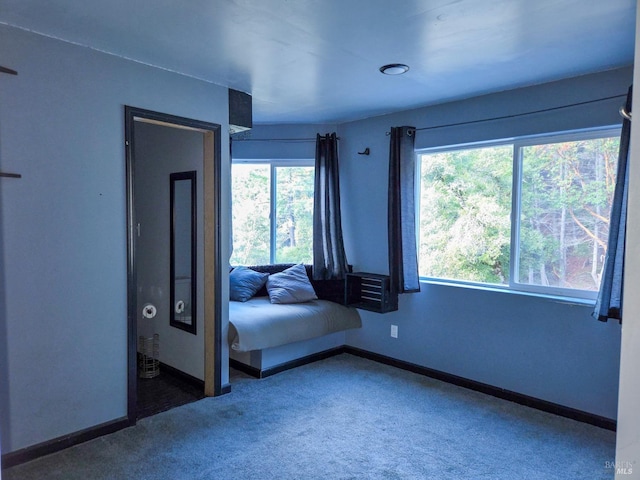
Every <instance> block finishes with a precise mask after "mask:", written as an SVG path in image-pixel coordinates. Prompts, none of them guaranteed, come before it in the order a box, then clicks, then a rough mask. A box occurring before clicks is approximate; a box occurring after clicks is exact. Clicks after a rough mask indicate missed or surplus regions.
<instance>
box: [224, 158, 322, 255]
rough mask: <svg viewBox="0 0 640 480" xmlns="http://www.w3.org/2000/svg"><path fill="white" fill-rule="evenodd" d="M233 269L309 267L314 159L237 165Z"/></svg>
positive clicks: (235, 170)
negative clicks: (272, 265) (274, 265)
mask: <svg viewBox="0 0 640 480" xmlns="http://www.w3.org/2000/svg"><path fill="white" fill-rule="evenodd" d="M231 176H232V222H233V254H232V256H231V264H232V265H261V264H269V263H311V262H312V239H313V183H314V167H313V161H312V160H309V161H295V162H293V161H288V162H285V161H280V162H276V161H271V162H259V163H258V162H252V163H248V162H245V163H236V162H234V163H233V164H232V167H231Z"/></svg>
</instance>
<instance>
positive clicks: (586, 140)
mask: <svg viewBox="0 0 640 480" xmlns="http://www.w3.org/2000/svg"><path fill="white" fill-rule="evenodd" d="M618 148H619V130H604V131H603V130H598V131H588V132H585V131H582V132H574V133H570V134H565V135H557V136H545V137H535V138H529V139H518V140H515V141H510V142H500V143H499V142H496V143H492V144H483V145H467V146H464V147H458V148H448V149H437V150H430V151H428V152H423V153H421V154H420V155H419V159H420V162H419V165H420V203H419V204H420V212H419V220H420V226H419V234H418V237H419V238H418V240H419V267H420V275H421V276H422V277H431V278H441V279H448V280H455V281H462V282H472V283H481V284H494V285H504V286H507V287H509V288H514V289H518V290H524V291H533V292H540V293H549V294H557V295H568V296H574V297H584V298H594V297H595V293H596V292H597V290H598V288H599V284H600V275H601V271H602V267H603V263H604V256H605V253H606V252H605V250H606V244H607V236H608V225H609V220H608V217H609V212H610V209H611V201H612V199H613V190H614V186H615V172H616V163H617V157H618Z"/></svg>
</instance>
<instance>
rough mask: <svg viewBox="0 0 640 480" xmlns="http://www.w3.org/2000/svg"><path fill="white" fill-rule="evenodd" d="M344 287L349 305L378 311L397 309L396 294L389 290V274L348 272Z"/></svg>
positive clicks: (385, 311) (384, 311)
mask: <svg viewBox="0 0 640 480" xmlns="http://www.w3.org/2000/svg"><path fill="white" fill-rule="evenodd" d="M345 288H346V295H345V297H346V303H347V305H348V306H349V307H355V308H361V309H363V310H369V311H371V312H378V313H387V312H394V311H396V310H398V294H397V293H394V292H392V291H391V282H390V279H389V275H380V274H377V273H366V272H354V273H348V274H347V281H346V287H345Z"/></svg>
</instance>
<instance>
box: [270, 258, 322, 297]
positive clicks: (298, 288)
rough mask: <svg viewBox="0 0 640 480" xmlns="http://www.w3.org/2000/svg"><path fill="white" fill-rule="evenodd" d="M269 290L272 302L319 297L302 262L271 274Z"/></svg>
mask: <svg viewBox="0 0 640 480" xmlns="http://www.w3.org/2000/svg"><path fill="white" fill-rule="evenodd" d="M267 292H269V300H270V301H271V303H302V302H308V301H309V300H315V299H317V298H318V296H317V295H316V292H315V290H314V289H313V286H312V285H311V282H310V281H309V277H308V276H307V270H306V269H305V266H304V265H302V264H300V265H294V266H293V267H289V268H287V269H286V270H283V271H282V272H280V273H273V274H271V275H269V278H268V279H267Z"/></svg>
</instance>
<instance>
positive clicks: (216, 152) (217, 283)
mask: <svg viewBox="0 0 640 480" xmlns="http://www.w3.org/2000/svg"><path fill="white" fill-rule="evenodd" d="M124 114H125V115H124V116H125V122H124V123H125V153H126V155H125V161H126V165H125V172H126V195H127V325H128V328H127V336H128V339H127V377H128V378H127V418H128V421H129V425H135V424H136V419H137V414H136V409H137V381H138V378H137V329H138V326H137V325H138V324H137V313H138V312H137V308H136V306H137V287H136V285H137V272H136V264H135V246H136V236H135V224H136V223H135V221H136V218H135V192H134V184H135V182H134V173H135V158H134V124H135V121H136V120H139V121H145V122H149V123H157V124H160V125H165V126H174V127H175V126H177V127H183V128H188V129H195V130H200V131H202V132H203V133H204V135H205V137H207V135H212V136H213V142H214V143H213V169H214V174H213V177H214V178H213V184H214V191H213V198H214V204H215V206H214V208H215V220H216V228H215V244H216V245H215V248H214V252H213V254H214V256H215V259H216V261H215V262H214V263H215V268H214V270H215V271H214V272H213V273H214V275H213V277H214V291H215V298H216V299H217V300H220V299H221V298H222V294H221V292H222V290H221V282H222V262H221V261H220V260H221V242H220V239H221V232H220V228H219V225H220V221H219V219H220V212H221V208H220V203H221V201H220V198H219V197H220V184H221V180H220V177H221V163H222V161H221V158H222V157H221V146H220V145H221V138H222V137H221V126H220V125H218V124H215V123H210V122H203V121H200V120H194V119H191V118H185V117H179V116H175V115H169V114H165V113H160V112H155V111H152V110H146V109H142V108H137V107H131V106H128V105H125V106H124ZM204 154H206V152H204ZM205 209H206V206H205ZM205 323H206V322H205ZM206 334H207V333H206V328H205V335H206ZM213 337H214V345H215V352H214V358H213V365H208V364H207V361H206V360H205V378H207V371H208V369H209V368H211V369H213V375H210V376H209V377H211V376H212V377H213V392H214V395H220V394H222V393H223V387H222V355H221V350H222V305H221V304H220V301H216V302H215V307H214V318H213ZM206 358H207V355H206V352H205V359H206ZM205 391H206V380H205Z"/></svg>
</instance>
